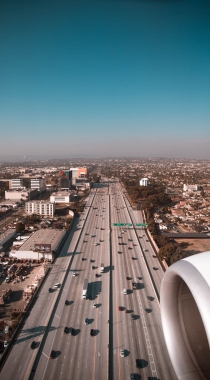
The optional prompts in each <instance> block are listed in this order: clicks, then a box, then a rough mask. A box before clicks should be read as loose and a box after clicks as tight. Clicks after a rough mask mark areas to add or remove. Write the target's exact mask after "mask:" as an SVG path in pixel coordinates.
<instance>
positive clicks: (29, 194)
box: [5, 189, 37, 201]
mask: <svg viewBox="0 0 210 380" xmlns="http://www.w3.org/2000/svg"><path fill="white" fill-rule="evenodd" d="M36 193H37V191H36V190H31V189H19V190H6V191H5V199H15V200H17V201H28V200H29V199H31V198H33V196H34V195H35V194H36Z"/></svg>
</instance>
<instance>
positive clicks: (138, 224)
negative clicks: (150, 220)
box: [136, 223, 148, 227]
mask: <svg viewBox="0 0 210 380" xmlns="http://www.w3.org/2000/svg"><path fill="white" fill-rule="evenodd" d="M140 226H143V227H147V226H148V224H147V223H136V227H140Z"/></svg>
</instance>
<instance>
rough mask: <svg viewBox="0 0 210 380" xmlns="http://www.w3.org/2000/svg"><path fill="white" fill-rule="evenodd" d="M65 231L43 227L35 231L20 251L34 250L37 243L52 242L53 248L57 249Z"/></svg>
mask: <svg viewBox="0 0 210 380" xmlns="http://www.w3.org/2000/svg"><path fill="white" fill-rule="evenodd" d="M64 234H65V231H62V230H56V229H52V230H50V229H41V230H39V231H36V232H34V234H33V235H31V237H30V238H29V239H28V240H27V241H26V242H24V243H23V244H22V245H21V247H20V248H19V249H18V250H19V251H30V250H34V245H35V244H51V250H52V251H53V250H55V249H56V247H57V245H58V243H59V241H60V240H61V238H62V236H63V235H64Z"/></svg>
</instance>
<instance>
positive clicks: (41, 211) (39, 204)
mask: <svg viewBox="0 0 210 380" xmlns="http://www.w3.org/2000/svg"><path fill="white" fill-rule="evenodd" d="M25 211H26V214H29V215H31V214H37V215H40V216H43V217H44V216H46V217H47V216H51V217H53V216H54V213H55V203H54V202H46V201H31V202H26V204H25Z"/></svg>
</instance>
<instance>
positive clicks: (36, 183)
mask: <svg viewBox="0 0 210 380" xmlns="http://www.w3.org/2000/svg"><path fill="white" fill-rule="evenodd" d="M31 189H36V190H38V191H40V192H42V191H45V190H46V179H45V178H42V177H39V178H31Z"/></svg>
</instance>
